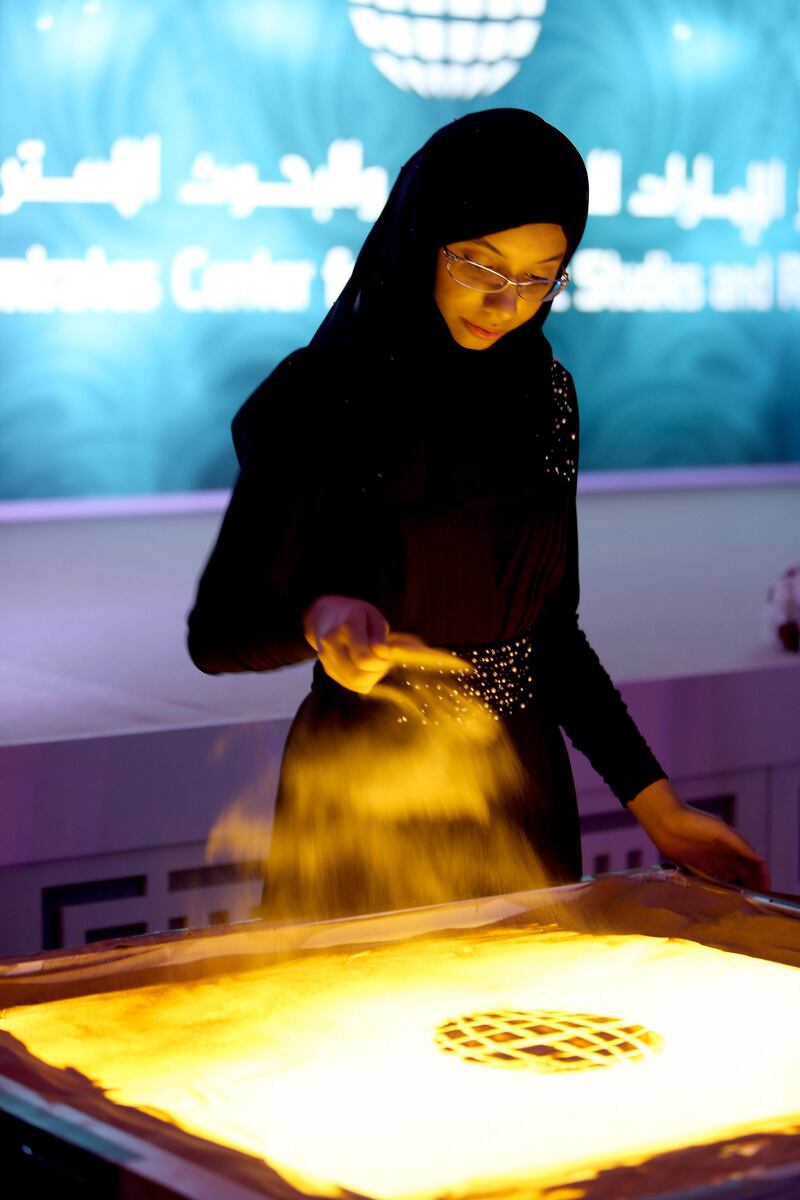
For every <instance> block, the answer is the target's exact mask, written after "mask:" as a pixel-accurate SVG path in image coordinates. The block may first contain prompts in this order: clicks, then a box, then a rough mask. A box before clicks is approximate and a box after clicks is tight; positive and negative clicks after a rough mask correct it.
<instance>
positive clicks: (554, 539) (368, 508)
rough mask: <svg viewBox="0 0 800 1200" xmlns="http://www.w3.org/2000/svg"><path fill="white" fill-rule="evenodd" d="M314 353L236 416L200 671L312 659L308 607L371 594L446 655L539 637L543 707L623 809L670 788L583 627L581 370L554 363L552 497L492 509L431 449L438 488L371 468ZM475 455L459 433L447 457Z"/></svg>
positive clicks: (196, 657) (547, 478) (202, 592)
mask: <svg viewBox="0 0 800 1200" xmlns="http://www.w3.org/2000/svg"><path fill="white" fill-rule="evenodd" d="M304 354H307V352H300V353H299V354H297V355H294V356H292V358H291V359H289V360H286V361H285V362H284V363H283V364H282V365H281V366H280V367H279V368H278V369H277V370H276V371H275V372H273V375H272V376H271V377H270V378H269V380H268V381H267V383H266V384H265V385H262V387H261V388H260V389H258V390H257V391H256V392H255V393H254V395H253V396H252V397H251V399H250V400H249V401H248V403H247V404H246V405H245V406H244V408H243V410H242V411H241V413H240V414H239V416H238V417H237V419H236V421H235V422H234V440H235V443H236V448H237V454H238V456H239V462H240V474H239V478H238V480H237V483H236V485H235V487H234V489H233V493H232V496H231V501H230V504H229V507H228V510H227V512H226V514H225V517H224V520H223V523H222V527H221V529H220V532H219V536H218V539H217V543H216V546H215V547H214V550H213V552H212V554H211V557H210V558H209V561H208V563H207V564H206V567H205V570H204V573H203V575H202V578H201V580H200V584H199V588H198V593H197V599H196V603H195V606H194V609H193V611H192V612H191V614H190V617H189V640H188V645H189V653H190V654H191V657H192V659H193V661H194V663H195V664H196V665H197V666H198V667H199V668H200V669H201V670H202V671H205V672H208V673H212V674H215V673H219V672H229V671H266V670H274V669H276V668H278V667H283V666H286V665H288V664H291V663H296V662H299V661H301V660H303V659H309V658H312V657H313V656H314V652H313V650H312V648H311V647H310V646H309V645H308V643H307V642H306V640H305V638H304V636H303V628H302V613H303V612H304V611H305V608H306V607H307V606H308V604H309V603H310V602H311V601H312V600H313V599H314V598H315V597H316V596H318V595H321V594H338V595H349V596H356V597H359V598H361V599H365V600H369V601H370V602H371V603H373V604H375V605H376V607H378V608H379V609H380V610H381V611H382V612H383V613H384V615H385V616H386V618H387V620H388V621H389V624H390V626H391V627H392V628H393V629H397V630H402V631H405V632H412V633H416V634H417V635H419V636H420V637H422V638H423V639H424V640H425V641H427V642H428V643H430V644H432V645H443V646H449V647H459V646H462V647H463V646H476V645H488V644H491V643H495V642H499V641H506V640H509V639H511V638H514V637H516V636H518V635H519V634H521V633H523V632H526V631H531V637H532V639H533V642H534V647H535V654H536V693H537V698H538V706H537V707H538V710H539V712H544V713H545V715H546V717H547V718H548V719H549V720H551V721H552V722H553V723H554V724H556V725H560V726H562V727H563V729H564V730H565V731H566V733H567V734H568V735H569V737H570V738H571V740H572V742H573V744H574V745H575V746H576V747H577V748H578V749H579V750H581V751H583V752H584V753H585V754H586V756H587V757H588V758H589V760H590V762H591V763H592V765H593V766H594V767H595V769H596V770H597V771H598V772H599V773H600V774H601V775H602V776H603V778H604V779H605V780H606V782H607V784H608V785H609V787H610V788H611V790H612V791H613V792H614V794H615V795H616V796H617V797H618V798H619V800H620V801H621V802H622V803H627V802H628V801H630V800H632V799H633V798H634V797H635V796H636V795H637V794H638V793H639V792H640V791H641V790H642V788H644V787H646V786H647V785H648V784H649V783H652V782H654V781H655V780H656V779H660V778H663V777H664V775H665V772H664V771H663V769H662V768H661V766H660V765H659V763H658V761H657V760H656V759H655V758H654V756H653V754H652V753H651V751H650V749H649V747H648V746H647V743H646V742H645V740H644V738H643V737H642V735H641V734H640V733H639V731H638V729H637V728H636V725H635V724H634V722H633V720H632V718H631V717H630V715H629V713H628V711H627V708H626V706H625V704H624V702H623V700H622V698H621V696H620V694H619V692H618V691H617V690H616V689H615V688H614V686H613V684H612V682H611V680H610V678H609V676H608V675H607V673H606V671H605V670H604V669H603V667H602V665H601V664H600V661H599V659H598V658H597V655H596V654H595V652H594V651H593V649H592V648H591V646H590V645H589V642H588V641H587V639H586V637H585V635H584V634H583V632H582V631H581V629H580V628H579V625H578V618H577V606H578V594H579V586H578V544H577V522H576V508H575V476H576V466H577V455H578V416H577V404H576V402H575V393H574V387H573V385H572V380H571V378H570V376H569V374H568V372H567V371H566V370H565V369H564V368H563V367H562V366H561V365H560V364H558V363H555V364H554V367H553V400H554V404H553V420H552V427H551V428H549V429H548V430H546V431H545V432H544V434H543V437H544V444H543V445H542V446H541V447H539V449H540V451H541V453H540V462H541V463H543V465H544V470H543V472H542V473H541V478H540V480H539V483H538V484H537V486H536V487H534V488H532V489H530V491H529V492H528V493H527V494H524V495H522V496H517V497H514V496H510V497H507V498H505V499H498V500H497V502H495V503H491V504H475V503H472V502H470V500H469V498H467V499H466V500H465V499H464V498H463V497H461V498H458V497H456V498H454V497H453V495H451V494H448V492H447V489H446V488H444V489H442V488H439V489H437V487H436V486H435V484H436V479H437V466H436V464H437V458H436V453H435V452H431V451H430V446H429V447H428V453H427V456H426V457H425V460H424V462H423V463H422V470H423V476H424V478H423V486H421V487H420V486H418V479H419V470H417V472H416V475H415V474H414V471H413V470H410V473H408V472H407V474H408V478H406V479H405V480H404V479H403V478H402V471H401V472H400V484H399V487H398V474H397V472H396V471H395V473H394V477H393V479H389V480H386V479H385V477H384V476H385V473H384V471H382V470H380V469H378V468H376V467H375V465H374V463H375V461H376V458H375V456H374V455H372V456H370V458H371V462H370V465H367V464H366V463H364V462H363V459H364V457H365V456H364V454H363V450H362V448H361V447H360V446H355V447H354V446H353V441H354V435H352V430H351V429H350V427H349V426H348V423H347V416H346V414H347V408H346V403H345V404H344V405H338V406H337V405H332V404H330V403H327V404H316V403H314V401H313V398H312V395H311V392H310V390H309V389H311V388H313V387H315V386H317V385H318V382H319V377H318V370H317V366H316V364H313V362H311V363H310V362H308V360H307V359H306V358H304ZM343 414H344V415H343ZM512 436H513V434H512ZM457 453H458V447H457V445H456V446H449V445H448V442H447V441H446V440H445V439H442V440H441V442H440V445H439V454H440V458H439V460H438V461H439V462H440V463H442V464H444V463H446V455H447V454H450V456H451V458H452V456H453V455H457ZM487 453H491V447H490V446H487ZM410 460H414V454H413V453H411V454H410ZM377 461H378V462H380V454H378V456H377ZM417 467H419V463H417ZM425 472H427V474H426V473H425ZM444 474H446V471H445V472H444ZM415 480H417V483H416V484H415Z"/></svg>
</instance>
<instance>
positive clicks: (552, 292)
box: [442, 246, 569, 303]
mask: <svg viewBox="0 0 800 1200" xmlns="http://www.w3.org/2000/svg"><path fill="white" fill-rule="evenodd" d="M442 254H443V255H444V257H445V262H446V265H447V272H448V274H449V275H450V276H451V278H452V279H454V280H455V281H456V283H460V284H461V286H462V287H467V288H472V290H473V291H475V292H502V291H503V289H504V288H506V287H508V285H509V284H512V285H513V286H514V287H515V288H516V289H517V295H518V296H519V298H520V300H527V301H529V302H530V303H537V302H538V303H542V302H543V301H545V300H552V299H553V297H554V296H557V295H558V293H559V292H563V290H564V288H565V287H566V286H567V284H568V283H569V275H568V274H567V272H566V271H562V273H561V274H560V275H559V277H558V279H537V278H536V276H531V278H530V279H509V278H508V277H507V276H506V275H501V274H500V272H499V271H493V270H492V268H491V267H482V266H481V265H480V263H474V262H472V260H471V259H469V258H464V256H463V254H454V253H453V251H452V250H450V249H448V247H447V246H442Z"/></svg>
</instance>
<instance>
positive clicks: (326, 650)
mask: <svg viewBox="0 0 800 1200" xmlns="http://www.w3.org/2000/svg"><path fill="white" fill-rule="evenodd" d="M303 633H304V634H305V639H306V641H307V642H308V644H309V645H310V646H313V648H314V649H315V650H316V652H317V656H318V658H319V661H320V662H321V663H322V666H323V668H324V669H325V673H326V675H329V676H330V678H331V679H334V680H335V681H336V683H338V684H341V686H342V687H346V688H349V689H350V691H352V692H360V693H361V694H362V695H368V694H369V693H370V692H371V691H372V689H373V688H374V687H375V685H376V684H378V683H380V681H381V680H382V679H383V677H384V675H386V673H387V672H388V671H391V669H392V667H394V666H398V665H399V666H402V667H421V668H423V669H427V670H431V671H433V670H439V671H455V672H458V673H460V674H464V673H465V672H466V673H468V672H469V671H471V670H472V666H471V664H470V663H468V662H463V661H462V660H461V659H460V658H455V657H454V656H453V654H452V653H451V652H449V651H447V650H437V649H436V648H435V647H433V646H429V645H428V644H427V643H426V642H424V641H423V640H422V638H419V637H417V636H416V634H413V633H390V632H389V622H388V621H387V620H386V618H385V617H384V615H383V613H382V612H381V611H380V610H379V609H377V608H376V607H375V605H374V604H370V603H369V601H368V600H357V599H355V598H354V597H353V596H318V597H317V599H316V600H314V601H313V603H312V604H310V605H309V606H308V608H307V609H306V611H305V612H304V613H303Z"/></svg>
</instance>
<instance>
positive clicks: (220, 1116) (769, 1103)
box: [0, 926, 800, 1200]
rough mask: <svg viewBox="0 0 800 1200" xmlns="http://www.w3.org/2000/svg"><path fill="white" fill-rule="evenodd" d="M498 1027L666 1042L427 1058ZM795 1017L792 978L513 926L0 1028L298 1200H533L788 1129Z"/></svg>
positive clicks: (683, 953) (650, 943) (769, 969)
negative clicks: (546, 1065) (548, 1063)
mask: <svg viewBox="0 0 800 1200" xmlns="http://www.w3.org/2000/svg"><path fill="white" fill-rule="evenodd" d="M503 1012H504V1013H506V1014H508V1013H509V1012H511V1013H523V1014H531V1013H537V1012H538V1013H540V1014H541V1013H547V1014H550V1015H551V1019H552V1014H562V1016H563V1014H583V1015H584V1017H587V1016H589V1015H591V1014H612V1015H613V1016H614V1018H615V1022H620V1023H624V1025H625V1026H626V1027H628V1028H630V1029H639V1030H645V1031H654V1032H655V1033H656V1034H657V1035H658V1037H659V1038H660V1039H661V1043H660V1046H659V1047H658V1049H657V1051H656V1052H652V1053H647V1054H642V1055H640V1056H626V1055H622V1056H620V1058H619V1061H616V1062H614V1064H613V1065H612V1066H607V1067H605V1068H604V1069H602V1070H567V1071H554V1072H539V1071H533V1070H531V1071H524V1070H496V1069H492V1068H489V1067H484V1066H481V1065H480V1064H476V1063H474V1062H468V1061H464V1059H463V1058H462V1057H461V1056H459V1055H458V1054H455V1053H448V1054H445V1053H442V1052H441V1050H440V1048H439V1047H438V1045H437V1031H438V1030H441V1029H442V1027H443V1025H445V1024H446V1023H447V1022H449V1021H452V1020H454V1019H455V1018H457V1017H458V1016H459V1014H462V1015H463V1014H470V1013H471V1014H487V1013H490V1014H498V1013H503ZM798 1012H800V971H798V970H797V969H796V968H793V967H788V966H783V965H780V964H776V963H771V962H762V961H760V960H758V959H754V958H748V957H744V956H741V955H736V954H731V953H727V952H724V951H719V950H713V949H708V948H705V947H702V946H698V945H695V944H693V943H689V942H684V941H680V940H678V939H663V938H650V937H638V936H608V937H602V938H601V937H594V938H593V937H588V936H586V935H583V934H568V933H553V932H546V933H542V932H538V933H537V932H535V931H531V929H530V928H528V929H526V928H518V927H507V926H506V927H495V928H494V929H490V930H473V931H461V932H456V933H447V934H438V935H434V936H426V937H424V938H415V939H413V940H410V941H407V942H400V943H393V944H388V945H382V946H378V947H376V948H374V949H366V950H365V949H357V950H356V951H353V950H352V948H350V949H348V948H342V949H339V950H331V951H327V952H324V953H320V954H316V955H313V956H307V957H297V958H294V959H289V960H286V959H284V960H282V961H278V962H276V963H275V964H274V965H272V966H270V967H267V968H259V969H258V970H254V971H249V972H243V973H241V974H238V975H234V976H231V977H228V978H225V979H208V980H203V981H198V982H192V983H188V984H187V983H184V984H174V985H163V986H162V985H159V986H155V987H147V988H139V989H136V990H132V991H129V992H111V993H109V994H106V995H100V996H89V997H84V998H79V999H71V1000H61V1001H58V1002H51V1003H47V1004H42V1005H39V1006H30V1007H26V1008H19V1009H12V1010H10V1011H8V1012H7V1013H6V1014H5V1015H4V1017H3V1019H2V1021H0V1025H2V1028H3V1029H5V1030H7V1031H8V1032H10V1033H11V1034H13V1035H14V1036H15V1037H17V1038H19V1039H20V1040H21V1041H23V1042H24V1043H25V1045H26V1046H27V1047H28V1049H29V1050H30V1051H31V1052H32V1053H33V1054H35V1055H37V1056H38V1057H40V1058H41V1059H43V1060H44V1061H45V1062H47V1063H50V1064H52V1065H54V1066H58V1067H75V1068H77V1069H78V1070H79V1071H81V1072H83V1073H84V1074H86V1075H87V1076H89V1077H90V1078H91V1079H93V1080H95V1081H96V1082H97V1083H99V1084H100V1085H101V1086H102V1087H103V1088H104V1089H105V1090H106V1091H107V1093H108V1095H109V1097H110V1098H111V1099H113V1100H115V1101H118V1102H120V1103H122V1104H128V1105H135V1106H137V1107H139V1108H143V1109H148V1110H156V1111H157V1113H159V1114H166V1115H167V1117H168V1119H170V1120H173V1121H175V1122H176V1123H177V1124H179V1125H180V1126H182V1127H183V1128H184V1129H187V1130H190V1131H192V1132H193V1133H196V1134H200V1135H201V1136H203V1137H206V1138H209V1139H212V1140H215V1141H217V1142H220V1143H223V1144H226V1145H229V1146H233V1147H237V1148H239V1149H241V1150H244V1151H246V1152H248V1153H250V1154H256V1155H260V1156H262V1157H263V1158H264V1159H266V1160H267V1161H268V1162H269V1163H270V1165H271V1166H273V1167H274V1168H275V1169H276V1170H278V1171H279V1172H280V1173H281V1174H282V1175H283V1176H284V1177H285V1178H286V1179H287V1180H288V1181H289V1182H290V1183H292V1184H293V1185H294V1186H295V1187H299V1188H301V1189H304V1190H306V1191H308V1192H316V1193H319V1194H323V1195H326V1196H337V1195H340V1194H341V1189H350V1190H352V1191H355V1192H357V1193H359V1194H362V1195H366V1196H371V1197H378V1198H380V1200H395V1198H398V1200H399V1198H401V1197H402V1198H404V1200H412V1198H413V1200H423V1198H429V1197H433V1196H437V1195H441V1194H442V1193H447V1194H451V1193H452V1194H457V1195H459V1196H465V1197H466V1196H468V1195H469V1194H470V1192H471V1191H472V1190H476V1191H477V1190H479V1189H484V1190H485V1191H489V1190H491V1189H496V1188H499V1187H503V1186H506V1187H512V1186H517V1187H519V1188H523V1189H524V1192H525V1195H526V1197H527V1198H529V1200H534V1198H535V1197H537V1196H539V1195H540V1194H541V1189H543V1188H544V1187H546V1186H548V1185H551V1186H552V1185H555V1184H561V1185H567V1184H569V1183H570V1181H571V1180H575V1179H579V1178H585V1177H586V1176H587V1175H590V1174H591V1173H592V1172H593V1171H596V1170H598V1169H600V1168H601V1167H604V1166H613V1165H620V1164H632V1163H636V1162H641V1161H643V1160H644V1159H646V1158H648V1157H650V1156H651V1155H653V1154H655V1153H658V1152H661V1151H665V1150H667V1149H670V1148H674V1147H679V1146H683V1145H690V1144H694V1145H696V1144H698V1143H703V1142H711V1141H716V1140H720V1139H724V1138H726V1137H732V1136H734V1135H737V1134H740V1133H742V1132H745V1131H747V1130H756V1129H765V1128H768V1127H769V1128H776V1127H777V1128H780V1127H789V1126H790V1125H792V1124H795V1123H796V1122H797V1120H798V1116H799V1115H800V1048H799V1047H798V1042H797V1038H796V1035H795V1031H796V1022H797V1013H798ZM619 1027H620V1026H618V1025H617V1028H619ZM639 1036H641V1035H639ZM577 1194H579V1193H577Z"/></svg>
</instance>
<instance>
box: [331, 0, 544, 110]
mask: <svg viewBox="0 0 800 1200" xmlns="http://www.w3.org/2000/svg"><path fill="white" fill-rule="evenodd" d="M349 4H350V20H351V22H352V25H353V29H354V30H355V33H356V37H357V38H358V40H359V41H360V42H361V44H362V45H364V46H366V47H367V49H368V50H369V51H371V57H372V61H373V63H374V64H375V66H376V67H377V68H378V70H379V71H380V72H381V74H382V75H385V76H386V78H387V79H388V80H390V82H391V83H393V84H394V85H395V87H398V88H401V89H402V91H404V92H416V93H417V94H418V95H420V96H426V97H431V98H435V99H459V100H471V99H472V98H473V97H474V96H491V95H492V94H493V93H494V92H497V91H499V90H500V88H501V87H504V86H505V85H506V84H507V83H508V82H509V80H511V79H513V78H514V76H515V75H516V74H517V71H519V68H520V64H521V62H522V60H523V59H525V58H527V57H528V55H529V54H530V53H531V51H532V50H533V48H534V46H535V45H536V41H537V39H538V37H539V31H540V30H541V27H542V22H541V18H542V16H543V15H544V11H545V8H546V7H547V0H349Z"/></svg>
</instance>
